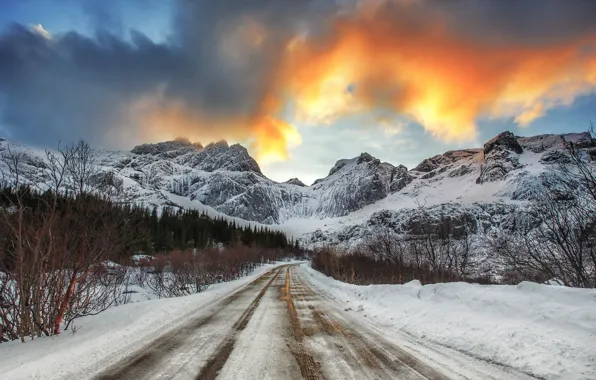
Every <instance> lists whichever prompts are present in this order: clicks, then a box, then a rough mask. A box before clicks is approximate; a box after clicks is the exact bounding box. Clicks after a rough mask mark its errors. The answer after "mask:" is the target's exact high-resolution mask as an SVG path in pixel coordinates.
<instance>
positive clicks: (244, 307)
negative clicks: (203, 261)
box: [90, 265, 533, 380]
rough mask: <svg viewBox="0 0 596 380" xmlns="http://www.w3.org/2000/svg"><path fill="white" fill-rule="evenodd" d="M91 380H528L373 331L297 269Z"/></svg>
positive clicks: (200, 313) (222, 304)
mask: <svg viewBox="0 0 596 380" xmlns="http://www.w3.org/2000/svg"><path fill="white" fill-rule="evenodd" d="M102 368H103V369H102V370H101V372H100V373H99V374H93V375H90V376H92V377H91V378H93V379H95V380H113V379H135V380H141V379H183V380H185V379H192V380H194V379H201V380H202V379H205V380H210V379H216V378H217V379H251V380H253V379H259V380H260V379H309V380H319V379H329V380H331V379H358V380H362V379H404V380H408V379H412V380H414V379H429V380H442V379H495V380H496V379H515V380H518V379H519V380H522V379H523V380H527V379H533V378H532V377H529V376H527V375H524V374H520V373H517V372H515V371H513V370H511V369H508V368H504V367H501V366H497V365H493V364H490V363H486V362H483V361H481V360H478V359H474V358H471V357H468V356H466V355H463V354H461V353H458V352H456V351H453V350H450V349H447V348H444V347H435V346H432V345H430V344H424V343H417V342H413V341H408V340H407V338H405V337H402V336H397V335H396V334H393V333H392V334H386V333H383V332H382V331H379V330H378V329H376V328H375V327H374V326H372V325H370V324H369V323H368V322H366V321H363V320H361V319H358V318H357V317H356V316H354V315H353V313H352V314H350V313H348V312H346V311H344V310H343V309H341V305H337V304H335V303H334V301H333V300H329V299H326V298H325V297H324V296H322V295H320V294H317V293H316V292H315V291H314V290H313V288H312V287H311V286H309V284H308V283H307V282H306V281H305V280H304V278H302V277H301V276H300V270H299V268H297V267H295V266H291V265H289V266H282V267H279V268H275V269H272V270H270V271H269V272H267V273H265V274H264V275H263V276H261V277H259V278H258V279H257V280H255V281H253V282H252V283H250V284H248V285H247V286H245V287H244V288H242V289H240V290H239V291H237V292H235V293H233V294H231V295H229V296H227V297H225V298H223V299H221V300H219V301H218V302H216V303H215V304H212V305H211V306H209V307H207V308H204V309H202V310H197V312H196V315H193V317H191V318H189V319H188V321H187V322H185V323H184V324H183V325H182V326H181V327H178V328H176V329H174V330H173V331H170V332H168V333H167V334H165V335H162V336H159V337H157V338H156V339H155V340H154V341H153V342H151V343H150V344H149V345H147V346H146V347H143V348H141V349H140V350H138V351H136V352H133V353H132V354H128V355H127V356H125V357H124V358H117V359H114V360H110V361H106V362H105V363H103V364H102Z"/></svg>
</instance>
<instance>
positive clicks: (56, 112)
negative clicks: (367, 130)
mask: <svg viewBox="0 0 596 380" xmlns="http://www.w3.org/2000/svg"><path fill="white" fill-rule="evenodd" d="M134 1H137V0H134ZM174 4H175V6H176V12H175V13H176V17H175V20H173V22H172V25H173V29H172V33H171V38H170V39H168V40H167V42H163V43H155V42H154V41H151V40H150V39H148V38H147V37H146V36H144V35H142V34H141V33H139V32H134V31H133V32H131V34H130V36H125V37H121V35H122V33H121V32H122V31H120V30H118V36H115V35H113V34H111V33H109V32H106V31H105V30H101V28H100V27H99V26H98V28H99V31H98V33H97V34H96V35H95V36H93V37H86V36H83V35H80V34H78V33H76V32H70V33H67V34H64V35H54V36H52V38H51V39H48V38H46V37H44V36H43V33H40V30H38V31H32V30H31V29H30V28H28V27H24V26H21V25H18V24H17V25H13V26H12V27H11V28H9V29H8V30H7V31H5V32H3V33H2V34H0V99H2V100H1V101H2V103H3V104H1V106H2V107H0V109H1V110H2V112H1V114H0V123H1V124H3V125H4V126H6V127H7V128H8V129H9V130H10V132H11V134H12V135H13V137H14V138H16V139H20V140H23V141H26V142H33V143H37V144H40V145H53V144H54V143H55V141H56V140H58V139H61V140H68V139H74V138H77V137H83V138H86V139H88V140H90V141H91V142H92V143H95V144H100V145H103V146H110V145H111V146H118V145H119V146H122V145H132V144H133V143H138V142H142V141H156V140H160V139H165V138H174V137H179V136H184V137H188V138H191V139H193V140H195V141H203V142H207V141H209V140H216V139H221V138H225V139H230V140H237V141H242V142H246V143H248V144H250V147H251V150H252V151H253V153H255V154H256V155H257V156H258V158H259V159H260V161H267V160H284V159H287V158H288V157H289V152H288V147H289V146H291V145H293V144H294V145H295V144H299V143H300V141H301V138H300V134H299V133H298V130H297V129H296V128H295V127H294V126H293V125H292V124H293V123H295V122H305V123H309V124H315V125H318V124H330V123H334V122H336V121H338V120H340V119H341V118H343V117H346V116H352V115H362V114H374V113H377V112H382V113H383V115H388V116H387V117H388V119H387V120H391V119H392V118H394V117H407V118H409V119H411V120H414V121H416V122H418V123H419V124H421V125H422V126H423V127H424V128H425V130H426V131H428V133H430V134H431V135H433V136H434V137H435V138H437V139H441V140H445V141H471V140H473V139H474V138H475V137H476V135H477V126H476V120H477V119H478V118H480V117H493V118H511V119H514V120H515V121H516V122H517V123H519V124H520V125H528V124H530V123H531V122H532V121H533V120H535V119H536V118H538V117H541V116H543V115H545V114H546V113H547V112H548V110H550V109H552V108H553V107H558V106H561V105H568V104H572V103H573V101H574V100H575V99H576V98H577V97H578V96H581V95H583V94H588V93H590V92H592V91H593V90H594V88H595V87H596V39H595V32H596V30H595V26H594V23H593V20H592V19H591V17H589V15H591V14H594V13H595V11H596V5H595V4H596V2H593V1H589V0H586V1H584V0H576V1H573V2H564V1H557V0H540V1H535V0H525V1H524V2H520V3H516V6H515V7H511V6H509V5H507V4H508V2H507V1H502V0H487V1H483V2H477V1H466V0H454V1H442V0H441V1H439V0H362V1H353V0H352V1H341V2H340V1H334V0H296V1H287V0H255V1H245V0H203V1H198V0H197V1H192V0H179V1H176V2H175V3H174ZM88 11H89V12H92V14H93V17H95V18H96V19H97V24H98V25H101V24H106V25H116V26H117V28H116V29H121V25H123V24H124V20H123V18H122V17H118V15H114V14H113V13H106V12H105V10H104V8H101V7H100V8H89V9H88ZM530 16H531V17H530ZM288 115H290V116H291V117H288ZM367 125H370V123H368V124H367ZM389 131H393V130H392V129H389ZM390 133H391V132H390Z"/></svg>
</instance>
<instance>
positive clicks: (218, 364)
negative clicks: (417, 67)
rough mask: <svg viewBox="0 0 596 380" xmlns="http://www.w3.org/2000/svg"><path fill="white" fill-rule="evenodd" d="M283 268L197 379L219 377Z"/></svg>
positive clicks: (238, 321) (253, 303)
mask: <svg viewBox="0 0 596 380" xmlns="http://www.w3.org/2000/svg"><path fill="white" fill-rule="evenodd" d="M282 268H284V267H280V268H278V269H277V270H276V272H275V275H274V276H273V277H271V279H270V280H269V282H267V284H266V285H265V286H264V287H263V289H261V291H260V292H259V294H258V295H257V297H256V298H255V299H254V300H253V301H252V302H251V304H250V305H249V307H248V308H247V309H246V311H245V312H244V313H243V314H242V316H241V317H240V318H239V319H238V320H237V321H236V323H235V324H234V326H233V329H232V332H231V333H230V335H229V336H228V337H227V338H226V339H225V340H224V342H223V343H222V344H221V345H220V347H219V348H218V349H217V351H216V353H215V355H213V356H212V357H211V359H209V361H208V362H207V364H206V365H205V366H204V367H203V369H202V370H201V372H200V373H199V374H198V375H197V377H196V379H197V380H213V379H215V378H216V377H217V374H218V373H219V371H220V370H221V369H222V368H223V366H224V365H225V364H226V361H227V360H228V358H229V357H230V354H231V353H232V351H233V350H234V344H235V342H236V334H237V333H238V332H239V331H242V330H244V329H245V328H246V325H248V322H249V321H250V318H251V317H252V315H253V314H254V312H255V310H256V308H257V307H258V306H259V303H260V301H261V298H263V296H264V295H265V292H267V289H269V286H270V285H271V283H272V282H273V281H275V279H276V278H277V276H278V275H279V272H280V271H281V270H282Z"/></svg>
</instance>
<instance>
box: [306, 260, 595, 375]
mask: <svg viewBox="0 0 596 380" xmlns="http://www.w3.org/2000/svg"><path fill="white" fill-rule="evenodd" d="M300 271H301V273H302V275H303V277H304V278H305V279H307V280H308V281H309V282H310V283H311V284H312V285H313V287H314V288H315V289H316V290H317V291H318V292H320V293H322V294H326V295H328V296H330V297H331V298H335V299H336V300H337V301H339V302H341V303H342V304H343V305H345V306H343V307H344V308H345V309H346V310H348V311H350V312H351V313H354V314H361V316H366V317H367V319H368V320H372V321H374V322H375V324H376V325H382V326H383V327H384V328H390V329H394V330H395V331H396V333H397V332H398V331H401V332H403V333H406V334H407V335H410V336H412V337H414V338H415V339H423V340H427V341H431V342H434V343H438V344H441V345H444V346H448V347H451V348H454V349H456V350H459V351H463V352H466V353H469V354H472V355H474V356H476V357H478V358H481V359H484V360H488V361H491V362H496V363H500V364H504V365H506V366H510V367H514V368H516V369H518V370H520V371H523V372H526V373H529V374H533V375H536V376H539V377H543V378H546V379H565V380H579V379H586V380H587V379H596V290H590V289H572V288H565V287H561V286H549V285H540V284H535V283H530V282H523V283H521V284H519V285H517V286H505V285H493V286H487V285H472V284H467V283H447V284H436V285H425V286H422V285H421V284H420V282H418V281H413V282H410V283H408V284H405V285H370V286H357V285H351V284H346V283H343V282H340V281H336V280H334V279H332V278H330V277H326V276H324V275H323V274H321V273H319V272H317V271H315V270H313V269H312V268H310V267H306V266H302V267H301V269H300Z"/></svg>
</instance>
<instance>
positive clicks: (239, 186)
mask: <svg viewBox="0 0 596 380" xmlns="http://www.w3.org/2000/svg"><path fill="white" fill-rule="evenodd" d="M566 140H574V141H584V142H585V144H586V145H590V144H592V140H591V139H590V136H589V134H587V133H583V134H581V133H580V134H568V135H540V136H534V137H516V136H514V135H513V134H512V133H510V132H503V133H501V134H499V135H498V136H496V137H495V138H493V139H491V140H490V141H488V142H487V143H486V144H484V146H483V148H478V149H464V150H456V151H449V152H446V153H444V154H442V155H437V156H434V157H431V158H428V159H425V160H424V161H422V162H421V163H420V164H419V165H418V166H416V167H415V168H413V169H411V170H408V169H407V168H406V167H405V166H403V165H398V166H394V165H392V164H389V163H386V162H381V161H380V160H378V159H376V158H374V157H372V156H371V155H369V154H368V153H362V154H361V155H360V156H358V157H355V158H352V159H342V160H339V161H337V163H336V164H335V165H334V166H333V168H331V170H330V171H329V174H328V175H327V176H326V177H325V178H322V179H319V180H317V181H315V183H314V184H313V185H311V186H305V185H304V183H302V182H301V181H300V180H299V179H297V178H292V179H290V180H288V181H287V182H284V183H278V182H275V181H273V180H271V179H269V178H267V177H266V176H265V175H263V174H262V172H261V170H260V168H259V165H258V164H257V162H256V161H255V160H254V159H253V158H252V157H251V156H250V155H249V153H248V151H247V150H246V149H245V148H244V147H242V146H241V145H238V144H234V145H228V144H227V143H226V142H225V141H220V142H217V143H212V144H209V145H206V146H202V145H200V144H193V143H191V142H189V141H187V140H182V139H179V140H175V141H168V142H162V143H157V144H144V145H140V146H137V147H135V148H133V149H132V150H131V151H110V150H100V151H97V163H98V164H99V166H100V168H101V171H102V172H103V173H112V174H113V175H114V177H115V178H116V179H117V180H118V181H119V182H120V183H121V184H122V195H121V198H122V199H123V200H126V201H132V202H139V203H143V204H145V205H147V206H149V207H153V206H166V205H170V206H180V207H194V208H199V209H205V210H207V211H208V212H210V213H212V214H218V215H226V216H229V217H234V218H239V219H243V220H246V221H252V222H258V223H262V224H277V225H279V227H280V228H282V229H284V230H285V231H287V232H289V233H291V234H292V235H294V236H301V237H303V239H304V241H307V242H310V243H313V244H318V243H330V244H335V243H340V242H347V241H355V240H359V239H362V238H363V236H365V235H366V234H367V233H369V232H370V230H371V229H374V228H376V227H378V226H380V225H383V226H389V227H391V228H393V229H395V230H399V229H400V228H401V229H403V228H404V226H407V225H408V223H411V222H412V220H414V219H415V218H416V208H417V206H418V205H425V206H426V207H427V209H428V210H430V211H431V213H433V214H435V215H444V214H448V215H450V216H451V217H452V218H453V219H454V220H457V218H458V217H459V218H460V219H461V220H464V219H466V218H468V217H465V218H464V217H463V216H462V215H472V216H473V219H474V220H473V221H471V223H472V224H473V225H474V228H475V230H485V229H488V228H492V227H495V226H506V223H507V220H508V218H510V216H511V214H512V213H513V212H514V211H515V209H516V207H517V206H518V205H520V204H523V202H524V201H527V200H530V199H533V198H534V197H536V196H538V190H539V188H540V186H538V185H539V184H540V183H545V184H549V185H551V186H554V185H557V186H560V185H561V184H563V185H567V186H572V185H573V183H572V181H573V180H572V179H571V178H568V177H565V176H564V175H563V174H561V172H560V171H559V170H558V163H559V162H561V160H564V159H565V158H566V157H565V155H564V154H562V153H561V151H562V149H563V148H564V142H565V141H566ZM9 148H10V149H11V151H13V152H14V151H18V152H20V153H21V154H22V157H23V158H22V163H21V167H22V169H23V171H24V172H25V173H27V177H28V178H30V180H31V181H36V182H40V181H43V179H44V177H45V176H46V175H47V173H45V171H46V166H45V164H44V152H43V151H39V150H36V149H32V148H28V147H26V146H23V145H20V144H18V143H15V142H10V141H4V140H3V141H0V154H4V155H5V154H6V152H7V150H8V149H9ZM0 165H4V164H1V163H0ZM2 169H3V171H4V172H5V173H7V170H6V167H5V166H2ZM462 218H463V219H462ZM468 219H469V218H468ZM468 222H470V221H468Z"/></svg>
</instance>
